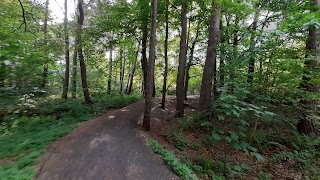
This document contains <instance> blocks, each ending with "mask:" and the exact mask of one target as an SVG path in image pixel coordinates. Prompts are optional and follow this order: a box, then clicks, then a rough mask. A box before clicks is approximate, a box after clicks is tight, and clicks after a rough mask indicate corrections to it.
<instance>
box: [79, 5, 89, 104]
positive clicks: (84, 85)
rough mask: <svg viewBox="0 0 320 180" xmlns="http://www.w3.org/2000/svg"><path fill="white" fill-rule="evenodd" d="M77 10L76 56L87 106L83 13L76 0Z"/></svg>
mask: <svg viewBox="0 0 320 180" xmlns="http://www.w3.org/2000/svg"><path fill="white" fill-rule="evenodd" d="M78 9H79V17H78V40H79V44H78V55H79V60H80V71H81V82H82V89H83V95H84V98H85V102H86V103H87V104H90V103H91V98H90V93H89V88H88V82H87V69H86V64H85V62H84V57H83V52H82V39H81V34H82V25H83V21H84V13H83V0H78Z"/></svg>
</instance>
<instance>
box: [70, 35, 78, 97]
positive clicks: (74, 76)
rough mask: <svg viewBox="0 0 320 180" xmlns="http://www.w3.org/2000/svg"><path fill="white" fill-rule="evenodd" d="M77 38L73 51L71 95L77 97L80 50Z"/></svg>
mask: <svg viewBox="0 0 320 180" xmlns="http://www.w3.org/2000/svg"><path fill="white" fill-rule="evenodd" d="M76 44H77V38H76V41H75V49H74V53H73V60H72V77H71V93H72V94H71V96H72V98H76V97H77V57H78V52H77V49H78V48H77V47H76V46H77V45H76Z"/></svg>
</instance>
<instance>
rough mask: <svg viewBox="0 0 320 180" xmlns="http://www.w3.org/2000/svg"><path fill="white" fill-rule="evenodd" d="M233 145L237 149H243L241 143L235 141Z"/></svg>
mask: <svg viewBox="0 0 320 180" xmlns="http://www.w3.org/2000/svg"><path fill="white" fill-rule="evenodd" d="M232 147H233V149H235V150H240V149H241V146H240V144H239V143H234V144H233V145H232Z"/></svg>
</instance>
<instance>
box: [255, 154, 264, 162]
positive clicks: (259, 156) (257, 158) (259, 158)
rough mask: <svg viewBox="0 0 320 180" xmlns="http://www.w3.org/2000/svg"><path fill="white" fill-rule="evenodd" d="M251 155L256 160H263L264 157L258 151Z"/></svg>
mask: <svg viewBox="0 0 320 180" xmlns="http://www.w3.org/2000/svg"><path fill="white" fill-rule="evenodd" d="M252 155H253V157H254V158H255V159H256V160H257V161H263V160H264V157H263V156H262V155H261V154H260V153H257V152H253V153H252Z"/></svg>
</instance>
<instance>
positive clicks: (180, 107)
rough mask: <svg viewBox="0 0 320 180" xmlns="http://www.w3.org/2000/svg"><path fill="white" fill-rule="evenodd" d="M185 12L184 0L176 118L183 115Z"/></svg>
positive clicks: (184, 0) (184, 4)
mask: <svg viewBox="0 0 320 180" xmlns="http://www.w3.org/2000/svg"><path fill="white" fill-rule="evenodd" d="M187 11H188V4H187V1H186V0H183V1H182V10H181V39H180V53H179V67H178V75H177V83H176V84H177V87H176V96H177V106H176V110H177V114H176V116H177V117H182V116H183V115H184V78H185V69H186V59H187V21H188V20H187Z"/></svg>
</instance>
